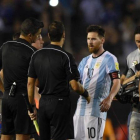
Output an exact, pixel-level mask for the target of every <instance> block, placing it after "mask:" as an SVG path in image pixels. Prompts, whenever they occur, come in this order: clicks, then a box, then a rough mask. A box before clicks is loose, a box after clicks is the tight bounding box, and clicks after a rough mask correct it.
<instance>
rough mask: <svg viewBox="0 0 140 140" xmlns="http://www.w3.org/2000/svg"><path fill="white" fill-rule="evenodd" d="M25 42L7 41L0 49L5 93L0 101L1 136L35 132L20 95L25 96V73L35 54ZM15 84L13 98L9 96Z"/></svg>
mask: <svg viewBox="0 0 140 140" xmlns="http://www.w3.org/2000/svg"><path fill="white" fill-rule="evenodd" d="M35 50H36V49H35V48H34V47H32V46H31V45H30V44H29V43H28V42H27V41H26V40H24V39H21V38H19V39H18V40H17V41H8V42H6V43H4V44H3V45H2V47H1V49H0V68H1V69H3V74H4V89H5V93H4V95H3V99H2V134H4V135H13V134H15V133H16V134H31V133H34V132H35V129H34V126H33V123H32V121H31V119H30V117H29V116H28V111H27V108H26V104H25V101H24V99H23V97H22V93H24V94H27V73H28V67H29V62H30V59H31V55H32V54H33V53H34V52H35ZM14 82H15V83H16V92H15V96H14V97H11V96H9V91H10V88H11V85H12V84H13V83H14Z"/></svg>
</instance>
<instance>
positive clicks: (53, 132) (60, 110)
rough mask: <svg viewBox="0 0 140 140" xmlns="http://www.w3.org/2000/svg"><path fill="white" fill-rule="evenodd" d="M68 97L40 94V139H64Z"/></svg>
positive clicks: (67, 114)
mask: <svg viewBox="0 0 140 140" xmlns="http://www.w3.org/2000/svg"><path fill="white" fill-rule="evenodd" d="M69 118H70V99H69V98H67V97H65V98H53V97H48V96H47V95H42V96H41V99H40V102H39V127H40V140H50V139H53V140H66V139H67V129H68V124H69Z"/></svg>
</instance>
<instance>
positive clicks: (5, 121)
mask: <svg viewBox="0 0 140 140" xmlns="http://www.w3.org/2000/svg"><path fill="white" fill-rule="evenodd" d="M4 94H6V93H4ZM32 133H35V128H34V126H33V122H32V121H31V119H30V117H29V116H28V111H27V107H26V104H25V101H24V98H23V96H22V95H21V94H19V93H18V95H17V96H15V97H10V96H7V97H3V99H2V134H4V135H13V134H32Z"/></svg>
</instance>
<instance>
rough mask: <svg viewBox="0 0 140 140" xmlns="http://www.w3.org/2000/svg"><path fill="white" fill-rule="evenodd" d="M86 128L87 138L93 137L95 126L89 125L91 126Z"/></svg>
mask: <svg viewBox="0 0 140 140" xmlns="http://www.w3.org/2000/svg"><path fill="white" fill-rule="evenodd" d="M87 129H88V138H89V139H90V138H95V137H96V133H95V128H94V127H91V128H89V127H88V128H87Z"/></svg>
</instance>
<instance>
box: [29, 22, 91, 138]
mask: <svg viewBox="0 0 140 140" xmlns="http://www.w3.org/2000/svg"><path fill="white" fill-rule="evenodd" d="M48 36H49V38H50V41H51V43H50V45H48V46H47V47H46V48H43V49H41V50H38V51H36V52H35V53H34V54H33V55H32V59H31V62H30V66H29V73H28V97H29V101H30V103H31V104H33V97H34V85H35V81H36V79H37V78H38V81H39V93H40V94H41V99H40V102H39V127H40V140H50V139H53V140H66V139H67V138H68V137H67V136H66V133H67V129H68V123H69V117H70V99H69V93H70V91H69V83H70V85H71V87H72V89H73V90H74V91H76V92H78V93H79V94H81V95H82V96H84V97H85V98H86V99H87V101H88V102H90V97H89V96H88V92H87V91H86V90H84V88H83V87H82V85H81V84H80V83H79V82H77V81H78V79H79V73H78V70H77V66H76V64H75V61H74V59H73V57H72V55H71V54H70V53H68V52H66V51H64V50H63V49H62V46H63V44H64V40H65V29H64V25H63V24H62V23H61V22H58V21H54V22H53V23H52V24H51V25H50V26H49V29H48ZM29 115H30V117H31V119H32V120H33V119H35V117H36V116H35V115H34V113H29Z"/></svg>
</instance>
